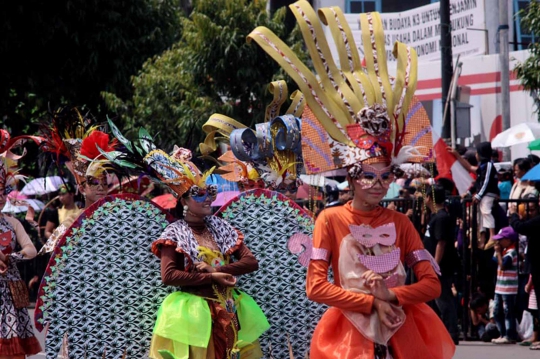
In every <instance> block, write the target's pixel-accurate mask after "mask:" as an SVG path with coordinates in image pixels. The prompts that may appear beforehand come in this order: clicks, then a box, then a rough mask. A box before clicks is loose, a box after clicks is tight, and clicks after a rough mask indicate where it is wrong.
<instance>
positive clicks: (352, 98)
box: [248, 0, 429, 173]
mask: <svg viewBox="0 0 540 359" xmlns="http://www.w3.org/2000/svg"><path fill="white" fill-rule="evenodd" d="M290 8H291V10H292V12H293V14H294V16H295V17H296V19H297V22H298V24H299V26H300V29H301V31H302V34H303V36H304V41H305V43H306V47H307V49H308V51H309V54H310V57H311V62H312V64H313V67H314V69H315V73H313V72H312V71H311V70H310V69H309V68H308V67H307V66H306V65H305V64H303V63H302V62H301V61H300V60H299V59H298V57H297V56H296V55H295V54H294V52H293V51H292V50H291V49H290V48H289V47H288V46H287V45H286V44H285V43H283V42H282V41H281V40H280V39H279V38H278V37H277V36H276V35H275V34H273V33H272V32H271V31H270V30H269V29H267V28H264V27H258V28H256V29H255V30H254V31H252V32H251V34H249V36H248V40H254V41H255V42H257V44H259V45H260V46H261V47H262V48H263V49H264V50H265V51H266V52H267V53H268V54H269V55H270V56H272V58H274V60H276V61H277V62H278V63H279V64H280V65H281V67H282V68H283V69H284V70H285V71H286V72H287V73H288V74H289V76H291V77H292V78H293V79H294V81H295V82H296V83H297V85H298V87H299V88H300V91H302V93H303V94H304V96H305V98H306V101H307V106H306V108H305V110H304V112H303V115H302V155H303V158H304V164H305V169H306V171H307V173H320V172H325V171H329V170H332V169H336V168H341V167H349V166H352V165H355V164H358V163H360V162H363V161H369V162H370V163H374V162H393V163H401V162H404V161H405V160H406V159H408V158H409V157H410V156H412V155H416V156H419V155H420V153H419V152H418V151H417V149H416V148H414V147H413V146H409V145H406V144H405V137H406V135H407V133H406V131H405V128H406V125H407V114H408V110H409V107H410V105H411V102H413V94H414V91H415V89H416V81H417V56H416V51H415V50H414V49H413V48H410V47H408V46H406V45H405V44H402V43H399V42H396V44H395V45H394V49H393V55H394V56H395V57H396V59H397V73H396V76H395V78H392V77H390V76H389V74H388V68H387V62H386V50H385V47H384V42H385V37H384V32H383V28H382V23H381V19H380V16H379V14H378V13H375V12H374V13H366V14H360V27H361V30H362V42H363V47H364V56H365V68H364V67H363V66H362V62H361V59H360V56H359V54H358V50H357V49H356V47H355V46H354V43H355V42H354V39H353V36H352V32H351V30H350V28H349V26H348V24H347V21H346V19H345V17H344V16H343V13H342V12H341V9H339V8H337V7H331V8H323V9H320V10H319V16H318V17H317V14H316V13H315V11H314V10H313V9H312V8H311V6H310V4H309V3H308V2H307V1H305V0H301V1H298V2H296V3H294V4H292V5H290ZM319 18H320V21H319ZM321 21H322V23H323V24H325V25H327V26H328V28H329V30H330V34H331V36H332V37H333V39H334V42H335V44H336V47H337V52H338V55H339V63H340V64H341V67H338V65H337V64H336V61H335V60H334V59H333V58H332V55H331V52H330V49H329V46H328V42H327V40H326V36H325V33H324V30H323V27H322V24H321ZM414 102H417V101H414ZM425 126H427V127H429V119H427V116H425V119H424V127H425ZM427 150H428V149H424V153H423V154H422V155H426V154H427V153H425V152H427Z"/></svg>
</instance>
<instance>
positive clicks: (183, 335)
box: [108, 125, 269, 359]
mask: <svg viewBox="0 0 540 359" xmlns="http://www.w3.org/2000/svg"><path fill="white" fill-rule="evenodd" d="M113 126H114V125H111V127H113ZM141 133H143V132H141ZM117 137H118V139H119V140H120V142H122V143H126V142H125V139H123V138H121V137H119V136H118V134H117ZM140 142H141V145H140V146H137V147H138V148H139V149H143V151H144V152H145V153H143V154H142V155H141V152H138V153H137V152H135V151H129V149H128V151H127V152H128V153H125V154H123V155H118V154H116V155H114V156H111V157H108V159H109V160H110V161H111V162H112V163H115V164H117V165H119V166H124V167H127V168H128V169H129V168H132V169H133V168H139V169H142V171H141V173H139V174H142V173H144V174H147V175H150V177H151V178H153V179H157V180H158V181H159V182H161V183H162V184H165V185H167V186H169V187H170V189H171V190H172V191H173V192H174V194H175V195H176V196H177V197H178V198H179V200H178V207H179V208H178V209H180V211H178V212H181V215H180V216H181V217H183V218H182V219H180V220H178V221H176V222H174V223H172V224H170V225H169V226H167V228H166V229H165V231H164V232H163V233H162V234H161V236H160V238H159V239H157V240H156V241H154V243H153V244H152V251H153V252H154V253H155V254H156V255H157V256H158V257H159V258H161V277H162V281H163V283H164V284H166V285H170V286H174V287H181V291H177V292H174V293H172V294H170V295H169V296H168V297H167V298H166V299H165V300H164V301H163V303H162V305H161V307H160V309H159V311H158V313H157V321H156V325H155V327H154V335H153V338H152V345H151V348H150V357H151V358H156V359H159V358H161V354H163V355H164V356H165V357H167V358H179V359H184V358H190V359H204V358H219V359H226V358H239V357H240V356H239V355H241V358H261V357H262V352H261V350H260V348H259V345H258V342H257V339H258V338H259V336H260V335H261V334H262V333H263V332H264V331H266V330H267V329H268V328H269V324H268V321H267V320H266V317H265V316H264V314H263V313H262V311H261V309H260V308H259V306H258V305H257V304H256V303H255V301H254V300H253V299H252V298H251V297H250V296H249V295H247V294H246V293H244V292H241V291H239V290H238V289H236V288H235V283H236V278H235V276H238V275H242V274H247V273H250V272H253V271H256V270H257V269H258V263H257V260H256V259H255V257H254V256H253V254H252V253H251V251H250V250H249V249H248V248H247V247H246V246H245V245H244V243H243V234H242V233H240V232H239V231H237V230H236V229H234V228H233V227H232V226H231V225H230V224H229V223H227V222H226V221H225V220H223V219H221V218H218V217H215V216H213V215H212V207H211V203H212V202H213V201H214V200H215V197H216V195H217V187H216V186H215V185H209V186H206V183H205V181H206V177H207V175H208V174H206V175H202V173H201V172H200V171H199V169H198V168H197V167H196V166H195V165H194V164H193V163H192V162H190V159H191V152H190V151H189V150H186V149H183V148H177V147H175V150H174V151H173V153H172V154H171V155H169V154H167V153H165V152H164V151H162V150H160V149H157V148H156V147H155V146H154V145H153V143H152V140H151V138H150V137H149V135H147V134H146V135H144V134H143V135H142V138H141V140H140ZM128 147H131V148H135V146H130V145H128ZM128 162H129V163H128ZM126 165H127V166H126ZM233 258H234V259H236V260H235V261H233Z"/></svg>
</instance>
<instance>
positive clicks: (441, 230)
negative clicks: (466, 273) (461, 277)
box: [424, 185, 459, 344]
mask: <svg viewBox="0 0 540 359" xmlns="http://www.w3.org/2000/svg"><path fill="white" fill-rule="evenodd" d="M445 200H446V193H445V190H444V188H443V187H441V186H438V185H435V186H432V187H429V188H427V190H426V205H427V206H428V207H429V208H430V209H431V213H432V215H431V219H430V221H429V224H428V226H427V228H426V233H425V235H424V246H425V248H426V249H427V250H428V251H429V252H430V253H431V255H432V256H433V257H434V258H435V261H436V262H437V263H438V264H439V266H440V267H441V276H440V277H439V280H440V281H441V296H440V297H439V298H437V299H435V303H436V305H437V307H438V309H439V312H440V314H441V319H442V321H443V323H444V325H445V326H446V329H447V330H448V332H449V333H450V336H451V337H452V339H453V340H454V343H456V344H457V343H458V341H459V330H458V325H457V311H456V306H455V303H454V301H455V300H454V295H453V294H452V283H453V282H454V272H455V270H456V268H457V264H458V256H457V251H456V247H455V234H456V224H455V222H454V221H453V220H452V217H450V215H449V214H448V212H447V210H446V208H445Z"/></svg>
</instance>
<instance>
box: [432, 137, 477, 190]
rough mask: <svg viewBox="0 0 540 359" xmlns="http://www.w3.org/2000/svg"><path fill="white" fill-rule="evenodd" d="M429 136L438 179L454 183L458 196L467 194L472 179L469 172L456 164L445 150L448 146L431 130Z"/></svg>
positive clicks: (455, 160)
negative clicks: (431, 140) (442, 178)
mask: <svg viewBox="0 0 540 359" xmlns="http://www.w3.org/2000/svg"><path fill="white" fill-rule="evenodd" d="M431 136H432V138H433V152H434V154H435V161H436V163H437V171H438V172H439V177H445V178H449V179H451V180H452V181H454V183H455V185H456V188H457V190H458V192H459V194H460V195H461V194H464V193H466V192H467V190H468V189H469V187H470V186H471V184H472V183H473V179H472V177H471V176H470V174H469V172H468V171H467V170H466V169H465V167H463V166H462V165H461V163H459V162H458V160H457V159H456V157H455V156H454V155H453V154H451V153H450V152H448V150H447V149H446V148H447V147H448V146H447V144H446V143H445V142H444V140H443V139H442V138H441V137H440V136H439V134H437V133H436V132H435V131H433V128H432V129H431Z"/></svg>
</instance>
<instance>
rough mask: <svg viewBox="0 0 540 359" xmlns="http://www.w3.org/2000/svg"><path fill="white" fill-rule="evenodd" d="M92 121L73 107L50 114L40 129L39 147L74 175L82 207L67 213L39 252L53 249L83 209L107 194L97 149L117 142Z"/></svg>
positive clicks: (105, 176) (102, 148)
mask: <svg viewBox="0 0 540 359" xmlns="http://www.w3.org/2000/svg"><path fill="white" fill-rule="evenodd" d="M91 122H93V120H91V119H90V118H88V117H86V116H83V115H82V114H81V113H80V112H79V111H78V110H77V109H76V108H63V109H60V110H58V111H57V112H56V113H55V114H54V115H53V118H52V121H51V123H50V124H47V125H46V126H44V127H43V128H42V131H41V132H42V133H41V136H42V137H43V139H44V142H43V144H42V147H41V148H42V149H43V151H44V152H46V153H49V154H51V157H52V160H53V161H54V162H55V163H56V165H57V166H58V167H60V166H61V165H62V164H65V165H66V167H67V168H68V169H69V171H70V172H71V173H72V174H73V177H74V178H75V181H76V182H77V186H78V190H79V191H80V192H81V193H82V194H83V196H84V204H85V208H80V209H78V210H77V211H73V213H71V214H70V215H68V216H67V217H66V218H65V220H64V221H62V222H61V223H60V225H59V226H58V227H57V228H56V229H55V230H54V232H53V233H52V235H51V236H50V237H49V239H48V240H47V242H46V243H45V245H44V246H43V247H42V248H41V250H40V252H39V254H43V253H49V252H51V251H53V250H54V247H55V246H56V243H58V240H59V239H60V238H61V237H62V236H63V235H64V233H65V232H66V230H67V229H68V228H69V227H70V226H71V225H72V224H73V222H75V221H76V220H77V218H79V216H80V215H81V214H82V213H83V212H84V210H85V209H87V208H89V207H90V206H91V205H93V204H94V203H95V202H97V201H98V200H100V199H102V198H104V197H105V196H106V195H107V192H108V189H109V188H108V184H107V175H106V171H105V168H104V167H103V164H102V162H101V160H102V159H103V158H104V157H103V155H102V154H101V153H100V152H99V149H98V148H100V149H101V150H102V151H112V150H113V149H114V146H115V145H116V142H115V141H114V140H113V141H109V135H108V134H106V133H104V132H101V131H99V130H98V129H97V127H93V126H91Z"/></svg>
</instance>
